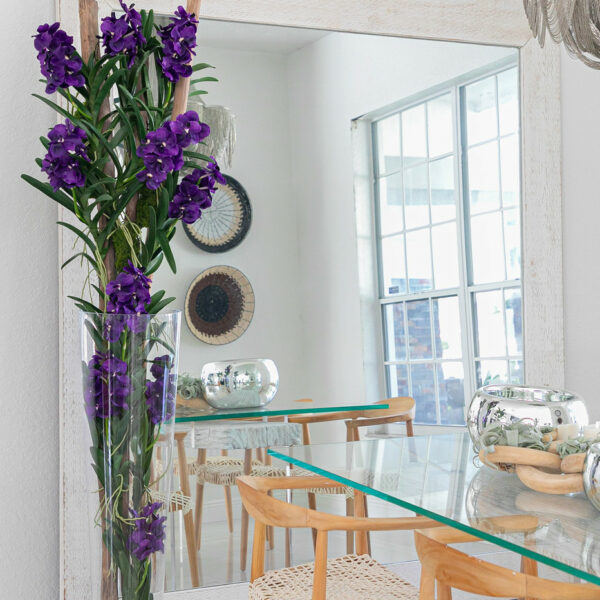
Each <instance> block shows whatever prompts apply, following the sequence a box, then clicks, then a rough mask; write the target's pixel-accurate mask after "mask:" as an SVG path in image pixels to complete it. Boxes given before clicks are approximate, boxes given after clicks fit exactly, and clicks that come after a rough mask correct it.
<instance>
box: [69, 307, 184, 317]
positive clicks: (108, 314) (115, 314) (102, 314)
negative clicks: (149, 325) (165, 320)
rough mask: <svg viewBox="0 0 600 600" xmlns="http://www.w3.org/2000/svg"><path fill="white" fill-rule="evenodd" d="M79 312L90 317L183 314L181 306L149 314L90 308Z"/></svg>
mask: <svg viewBox="0 0 600 600" xmlns="http://www.w3.org/2000/svg"><path fill="white" fill-rule="evenodd" d="M79 314H81V315H83V316H86V317H87V316H89V317H97V316H99V315H101V316H103V317H152V318H155V317H169V316H172V315H180V314H181V309H180V308H176V309H174V310H170V311H167V312H159V313H156V314H149V313H140V314H137V313H105V312H92V311H89V310H80V311H79Z"/></svg>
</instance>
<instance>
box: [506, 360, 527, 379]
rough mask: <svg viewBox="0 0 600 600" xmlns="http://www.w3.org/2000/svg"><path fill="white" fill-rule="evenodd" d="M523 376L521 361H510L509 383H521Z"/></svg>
mask: <svg viewBox="0 0 600 600" xmlns="http://www.w3.org/2000/svg"><path fill="white" fill-rule="evenodd" d="M524 381H525V376H524V373H523V361H522V360H511V361H510V382H511V383H523V382H524Z"/></svg>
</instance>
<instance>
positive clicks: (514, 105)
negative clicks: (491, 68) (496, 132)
mask: <svg viewBox="0 0 600 600" xmlns="http://www.w3.org/2000/svg"><path fill="white" fill-rule="evenodd" d="M518 84H519V70H518V69H517V67H515V68H514V69H509V70H508V71H504V72H502V73H499V74H498V104H499V107H498V108H499V112H500V114H499V117H500V135H505V134H507V133H512V132H513V131H517V129H518V128H519V93H518Z"/></svg>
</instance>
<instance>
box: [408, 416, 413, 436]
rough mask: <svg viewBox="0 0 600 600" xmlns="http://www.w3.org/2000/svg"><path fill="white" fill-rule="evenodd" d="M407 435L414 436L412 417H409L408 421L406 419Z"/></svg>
mask: <svg viewBox="0 0 600 600" xmlns="http://www.w3.org/2000/svg"><path fill="white" fill-rule="evenodd" d="M406 435H407V436H408V437H413V436H414V432H413V422H412V419H409V420H408V421H406Z"/></svg>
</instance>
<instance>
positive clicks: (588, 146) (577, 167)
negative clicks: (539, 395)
mask: <svg viewBox="0 0 600 600" xmlns="http://www.w3.org/2000/svg"><path fill="white" fill-rule="evenodd" d="M561 69H562V74H561V96H562V123H561V125H562V136H563V137H562V140H563V142H562V143H563V148H562V160H563V167H562V168H563V264H564V273H563V276H564V310H565V363H566V364H565V384H566V387H567V388H568V389H570V390H573V391H575V392H578V393H579V394H581V395H582V396H583V397H584V398H585V399H586V401H587V403H588V407H589V409H590V416H591V418H592V419H593V420H597V419H600V398H599V394H598V382H597V381H598V375H597V374H598V344H599V342H598V340H599V336H600V260H599V257H600V193H599V189H600V185H599V184H600V175H599V171H598V161H599V160H600V119H599V118H598V112H599V110H600V72H598V71H596V70H594V69H590V68H589V67H586V66H585V65H584V64H583V63H581V62H579V61H577V60H575V59H573V58H571V57H570V56H568V55H567V53H566V52H565V51H564V50H563V53H562V60H561ZM556 127H558V123H557V124H556Z"/></svg>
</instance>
